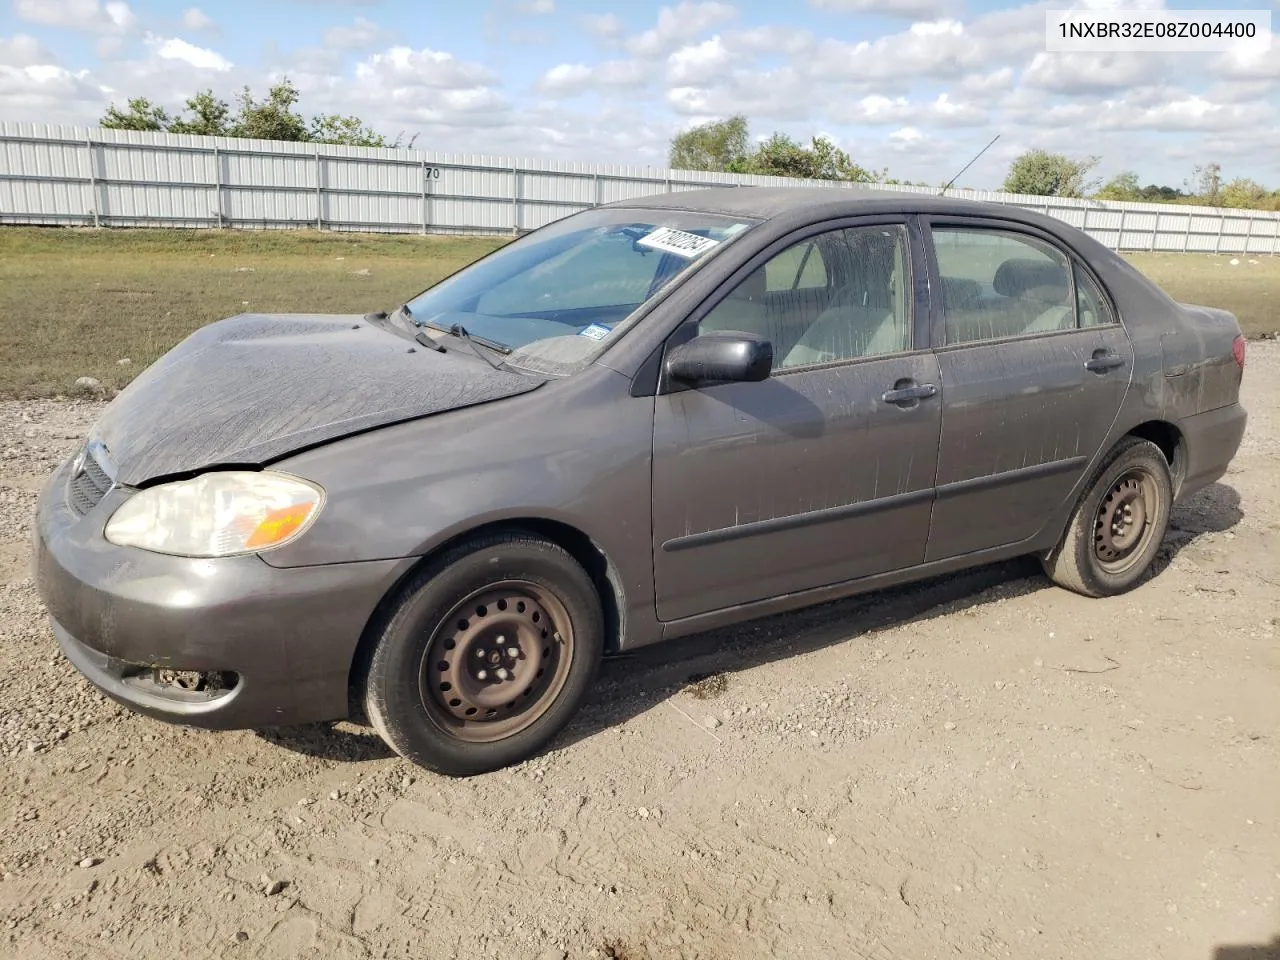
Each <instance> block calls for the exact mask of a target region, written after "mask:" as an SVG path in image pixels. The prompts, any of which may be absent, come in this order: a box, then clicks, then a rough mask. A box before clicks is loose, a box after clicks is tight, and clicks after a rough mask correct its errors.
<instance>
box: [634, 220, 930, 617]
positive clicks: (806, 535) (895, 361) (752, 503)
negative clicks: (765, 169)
mask: <svg viewBox="0 0 1280 960" xmlns="http://www.w3.org/2000/svg"><path fill="white" fill-rule="evenodd" d="M923 274H924V269H923V259H922V245H921V243H920V240H919V235H918V233H916V232H915V231H912V230H909V229H908V226H907V223H906V221H905V220H904V219H901V218H898V219H887V220H883V219H882V220H880V221H878V222H877V221H875V220H871V221H867V220H857V221H851V222H850V223H849V224H848V225H847V226H842V225H831V226H829V227H826V228H822V227H815V228H809V229H808V230H806V231H804V232H803V233H802V234H801V235H799V236H797V235H792V237H791V238H788V239H785V240H780V241H778V242H777V243H776V244H774V245H773V246H772V247H770V248H769V249H768V250H766V251H762V252H761V254H760V255H758V256H757V257H755V258H753V260H752V261H751V262H749V263H748V264H745V265H744V266H743V268H742V269H741V270H739V271H738V272H737V274H736V275H735V276H734V277H733V278H731V279H730V280H729V281H728V282H727V283H726V284H725V286H724V287H722V288H721V290H720V291H719V292H718V293H717V294H715V295H714V296H713V297H712V298H711V299H710V300H709V301H708V303H707V304H706V305H705V306H704V307H703V308H700V310H699V311H698V312H697V313H695V314H694V316H693V317H691V318H690V321H689V322H687V323H686V324H685V325H684V326H682V327H681V328H680V329H679V330H677V331H676V332H675V333H674V334H673V336H672V338H671V341H672V344H674V343H676V342H683V341H684V340H687V339H688V338H690V337H692V336H695V335H697V333H699V332H700V331H701V330H710V329H718V330H742V331H746V332H751V333H758V334H761V335H763V336H766V337H768V338H770V339H771V340H772V341H773V342H774V348H775V354H774V357H775V360H774V372H773V375H772V376H771V377H770V378H769V379H767V380H765V381H763V382H760V383H726V384H717V385H712V386H704V387H701V388H698V389H678V388H676V389H670V388H669V385H668V386H666V387H664V388H661V389H660V391H659V395H658V396H657V398H656V403H655V416H654V433H653V556H654V578H655V585H656V588H657V597H658V606H657V610H658V616H659V618H660V619H662V620H664V621H672V620H679V619H682V618H686V617H691V616H696V615H698V614H701V613H707V612H710V611H714V610H718V609H722V608H725V607H732V606H737V605H740V604H746V603H751V602H754V601H759V600H766V599H769V598H772V597H776V596H780V595H783V594H788V593H794V592H798V591H803V590H807V589H811V588H814V587H819V586H824V585H827V584H832V583H839V582H842V581H845V580H851V579H854V578H857V577H863V576H867V575H870V574H876V573H882V572H885V571H889V570H897V569H901V568H903V567H909V566H912V565H914V564H918V563H920V561H921V560H922V559H923V556H924V550H925V543H926V540H927V538H928V531H929V511H930V504H931V501H932V499H933V475H934V468H935V465H936V458H937V445H938V433H939V429H940V423H941V418H940V401H941V395H940V391H939V390H938V388H937V380H938V367H937V360H936V359H935V357H934V355H933V353H932V352H931V351H930V350H929V349H928V340H927V323H928V320H927V313H928V311H927V293H926V287H925V284H924V277H923ZM917 318H919V319H920V321H921V322H920V324H919V328H917V324H916V323H915V321H916V319H917ZM922 334H923V336H922Z"/></svg>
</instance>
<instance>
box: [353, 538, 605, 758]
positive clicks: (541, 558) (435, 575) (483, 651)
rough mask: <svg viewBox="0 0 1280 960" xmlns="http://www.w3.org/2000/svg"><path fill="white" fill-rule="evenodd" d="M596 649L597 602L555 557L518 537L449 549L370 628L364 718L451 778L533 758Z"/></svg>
mask: <svg viewBox="0 0 1280 960" xmlns="http://www.w3.org/2000/svg"><path fill="white" fill-rule="evenodd" d="M603 646H604V618H603V614H602V612H601V609H600V600H599V597H598V596H597V594H596V591H595V587H594V586H593V584H592V582H591V578H590V577H589V576H588V575H587V573H586V571H585V570H583V569H582V567H581V566H580V565H579V564H578V563H577V562H576V561H575V560H574V559H573V558H572V557H571V556H569V554H568V553H566V552H565V551H564V550H563V549H561V548H560V547H558V546H556V545H555V544H553V543H550V542H548V541H546V540H542V539H539V538H536V537H531V536H528V535H526V534H523V533H517V532H505V533H498V534H493V535H489V536H486V537H484V538H482V539H478V540H476V541H473V542H471V543H468V544H463V545H462V546H461V547H459V548H457V549H455V550H452V551H450V552H448V553H447V554H445V555H444V556H442V557H441V558H440V559H439V560H438V561H437V562H435V563H433V564H431V565H430V566H429V567H427V568H425V569H424V570H422V571H420V572H419V574H418V575H416V576H414V577H413V578H412V579H411V580H410V581H409V582H408V583H406V584H405V585H404V587H403V588H402V589H401V591H400V594H399V596H398V598H397V601H396V603H395V605H394V607H393V608H392V609H391V611H390V612H389V613H388V615H387V616H386V617H385V618H384V620H383V622H382V623H381V624H380V625H379V626H378V627H377V634H376V639H375V647H374V650H373V654H372V656H371V658H370V661H369V667H368V670H367V673H366V676H365V683H364V700H365V711H366V713H367V715H368V717H369V720H370V722H371V723H372V724H373V726H374V729H376V730H377V731H378V733H379V735H380V736H381V737H382V738H383V739H384V740H385V741H386V742H387V744H388V745H389V746H390V747H391V748H392V749H393V750H395V751H396V752H397V753H399V754H400V755H401V756H403V757H405V758H406V759H408V760H412V761H414V762H415V763H418V764H420V765H422V766H424V767H428V768H430V769H433V770H436V771H438V772H440V773H446V774H451V775H454V776H465V775H469V774H475V773H482V772H485V771H488V770H494V769H497V768H499V767H503V766H507V765H509V764H512V763H517V762H519V761H521V760H523V759H525V758H527V757H528V756H530V755H532V754H534V753H536V752H537V751H538V750H539V749H540V748H541V747H543V746H544V745H545V744H546V743H547V742H548V741H549V740H550V739H551V738H552V737H554V736H555V734H556V733H558V732H559V731H560V730H561V729H562V728H563V727H564V725H565V724H566V723H567V722H568V721H569V719H570V718H571V717H572V716H573V714H574V712H576V710H577V708H578V706H579V705H580V703H581V702H582V699H583V698H584V696H585V695H586V693H587V690H588V689H589V687H590V685H591V681H592V679H593V678H594V676H595V673H596V669H597V667H598V665H599V662H600V657H601V654H602V651H603Z"/></svg>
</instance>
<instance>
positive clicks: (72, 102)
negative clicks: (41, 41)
mask: <svg viewBox="0 0 1280 960" xmlns="http://www.w3.org/2000/svg"><path fill="white" fill-rule="evenodd" d="M0 101H3V102H4V104H5V112H6V113H8V114H9V115H10V116H15V117H29V118H31V119H38V120H43V121H46V122H50V123H60V122H83V118H85V117H86V116H87V115H89V114H91V113H93V112H95V111H99V110H100V108H101V105H102V102H103V92H102V89H101V88H100V87H99V86H98V85H96V84H95V83H94V82H93V81H92V80H91V79H90V78H89V76H88V71H87V70H78V71H75V72H72V71H70V70H67V69H64V68H63V67H58V66H54V65H52V64H31V65H28V66H25V67H14V66H9V65H0Z"/></svg>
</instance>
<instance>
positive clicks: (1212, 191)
mask: <svg viewBox="0 0 1280 960" xmlns="http://www.w3.org/2000/svg"><path fill="white" fill-rule="evenodd" d="M1187 191H1188V193H1190V194H1191V196H1193V197H1194V198H1195V199H1196V202H1197V203H1203V204H1207V205H1208V206H1211V207H1220V206H1222V165H1221V164H1219V163H1205V164H1200V165H1199V166H1197V167H1196V168H1195V169H1193V170H1192V171H1191V179H1190V180H1189V181H1187Z"/></svg>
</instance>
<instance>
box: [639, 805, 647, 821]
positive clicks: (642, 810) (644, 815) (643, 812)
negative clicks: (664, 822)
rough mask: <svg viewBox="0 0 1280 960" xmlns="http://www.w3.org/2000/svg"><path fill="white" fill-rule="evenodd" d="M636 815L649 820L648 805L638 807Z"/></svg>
mask: <svg viewBox="0 0 1280 960" xmlns="http://www.w3.org/2000/svg"><path fill="white" fill-rule="evenodd" d="M636 816H638V817H639V818H640V819H641V820H648V819H649V809H648V807H637V808H636Z"/></svg>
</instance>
